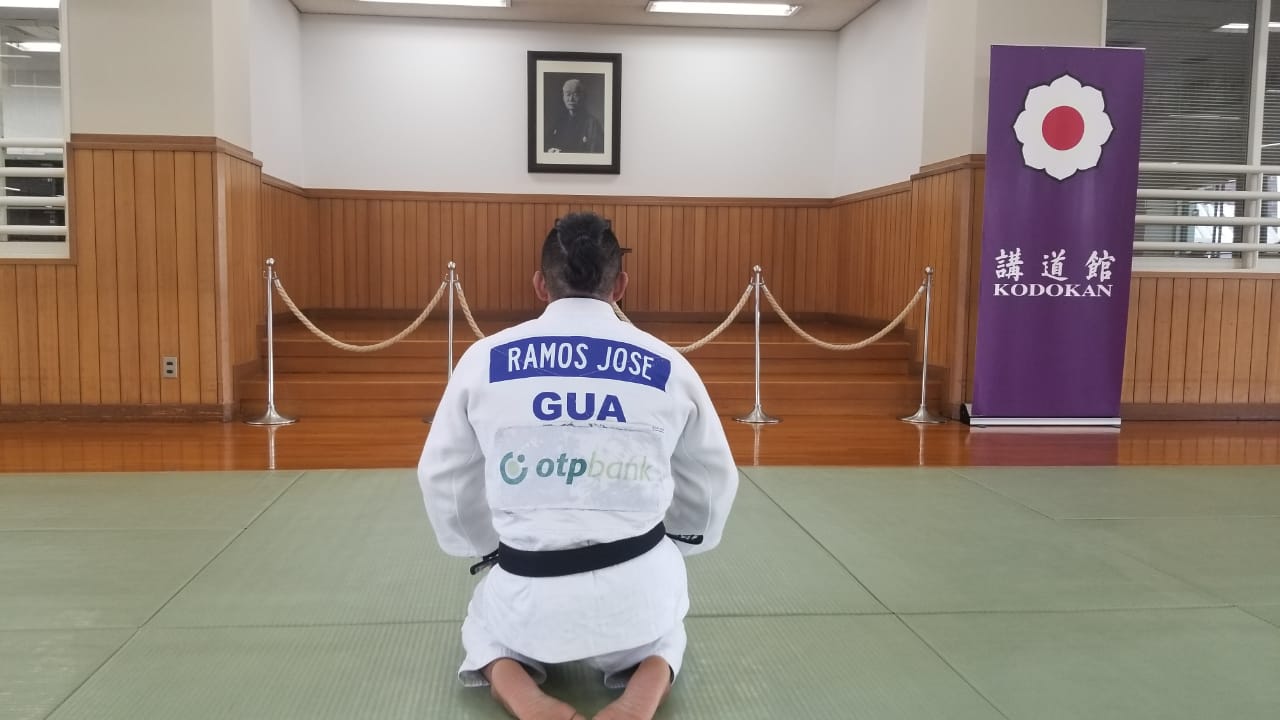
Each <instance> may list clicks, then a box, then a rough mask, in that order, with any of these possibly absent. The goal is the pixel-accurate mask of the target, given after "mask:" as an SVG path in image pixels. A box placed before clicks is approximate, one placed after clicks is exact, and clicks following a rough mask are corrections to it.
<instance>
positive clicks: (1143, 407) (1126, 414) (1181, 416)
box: [1120, 403, 1280, 421]
mask: <svg viewBox="0 0 1280 720" xmlns="http://www.w3.org/2000/svg"><path fill="white" fill-rule="evenodd" d="M1120 417H1121V418H1123V419H1124V420H1224V421H1232V420H1280V404H1277V403H1259V404H1253V405H1251V404H1247V403H1204V404H1200V403H1122V404H1121V405H1120Z"/></svg>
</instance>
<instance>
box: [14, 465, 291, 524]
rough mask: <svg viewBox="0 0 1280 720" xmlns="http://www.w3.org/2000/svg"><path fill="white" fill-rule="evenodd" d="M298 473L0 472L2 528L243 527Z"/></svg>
mask: <svg viewBox="0 0 1280 720" xmlns="http://www.w3.org/2000/svg"><path fill="white" fill-rule="evenodd" d="M299 474H300V473H297V472H198V473H98V474H74V475H0V530H13V529H19V530H22V529H37V528H47V529H85V530H98V529H115V528H124V529H129V530H141V529H145V528H163V529H173V528H186V529H190V528H224V527H233V528H243V527H244V526H246V525H248V524H249V521H251V520H252V519H253V517H254V516H255V515H257V514H258V513H260V512H262V509H263V508H265V507H266V506H267V505H269V504H271V501H272V500H274V499H275V498H276V496H278V495H279V494H280V493H281V492H283V491H284V489H285V488H286V487H288V486H289V483H291V482H293V481H294V480H295V479H296V478H297V477H298V475H299Z"/></svg>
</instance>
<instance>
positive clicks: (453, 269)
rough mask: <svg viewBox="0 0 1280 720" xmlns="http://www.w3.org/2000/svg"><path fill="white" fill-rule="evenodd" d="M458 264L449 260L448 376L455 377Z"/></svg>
mask: <svg viewBox="0 0 1280 720" xmlns="http://www.w3.org/2000/svg"><path fill="white" fill-rule="evenodd" d="M457 268H458V266H457V265H456V264H454V262H453V261H452V260H450V261H449V369H448V371H447V373H446V376H447V377H449V378H452V377H453V288H454V287H455V286H456V285H457V283H458V271H457Z"/></svg>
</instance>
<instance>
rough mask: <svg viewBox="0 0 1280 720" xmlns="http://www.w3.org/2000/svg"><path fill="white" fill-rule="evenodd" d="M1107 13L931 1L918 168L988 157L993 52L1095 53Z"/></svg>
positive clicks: (1078, 5)
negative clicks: (1055, 49) (1012, 48)
mask: <svg viewBox="0 0 1280 720" xmlns="http://www.w3.org/2000/svg"><path fill="white" fill-rule="evenodd" d="M881 2H882V3H883V2H884V0H881ZM1105 13H1106V0H1070V1H1069V2H1068V1H1066V0H928V19H927V35H928V50H927V51H926V54H925V65H926V68H925V103H924V135H923V140H922V152H921V158H920V161H921V163H922V164H924V165H928V164H930V163H935V162H939V161H942V160H947V159H950V158H953V157H957V156H960V155H968V154H971V153H984V152H986V150H987V93H988V89H989V86H990V81H991V46H992V45H1065V46H1084V47H1096V46H1099V45H1101V44H1102V42H1103V37H1102V33H1103V18H1104V17H1105Z"/></svg>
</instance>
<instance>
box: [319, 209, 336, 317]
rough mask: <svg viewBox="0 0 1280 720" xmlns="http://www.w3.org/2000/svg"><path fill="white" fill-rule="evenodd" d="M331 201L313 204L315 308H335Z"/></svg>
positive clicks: (334, 257)
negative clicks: (316, 278)
mask: <svg viewBox="0 0 1280 720" xmlns="http://www.w3.org/2000/svg"><path fill="white" fill-rule="evenodd" d="M333 202H334V201H333V200H329V199H327V198H326V199H322V200H318V201H316V202H315V218H316V239H317V241H318V242H319V246H320V247H319V259H320V262H319V272H318V273H317V274H318V275H319V278H320V286H319V288H318V290H317V293H316V306H317V307H337V305H336V304H335V303H334V294H333V267H334V260H335V259H336V258H337V252H336V248H335V246H334V237H333V236H334V233H333V225H332V223H331V222H330V216H329V206H330V205H331V204H333Z"/></svg>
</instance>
